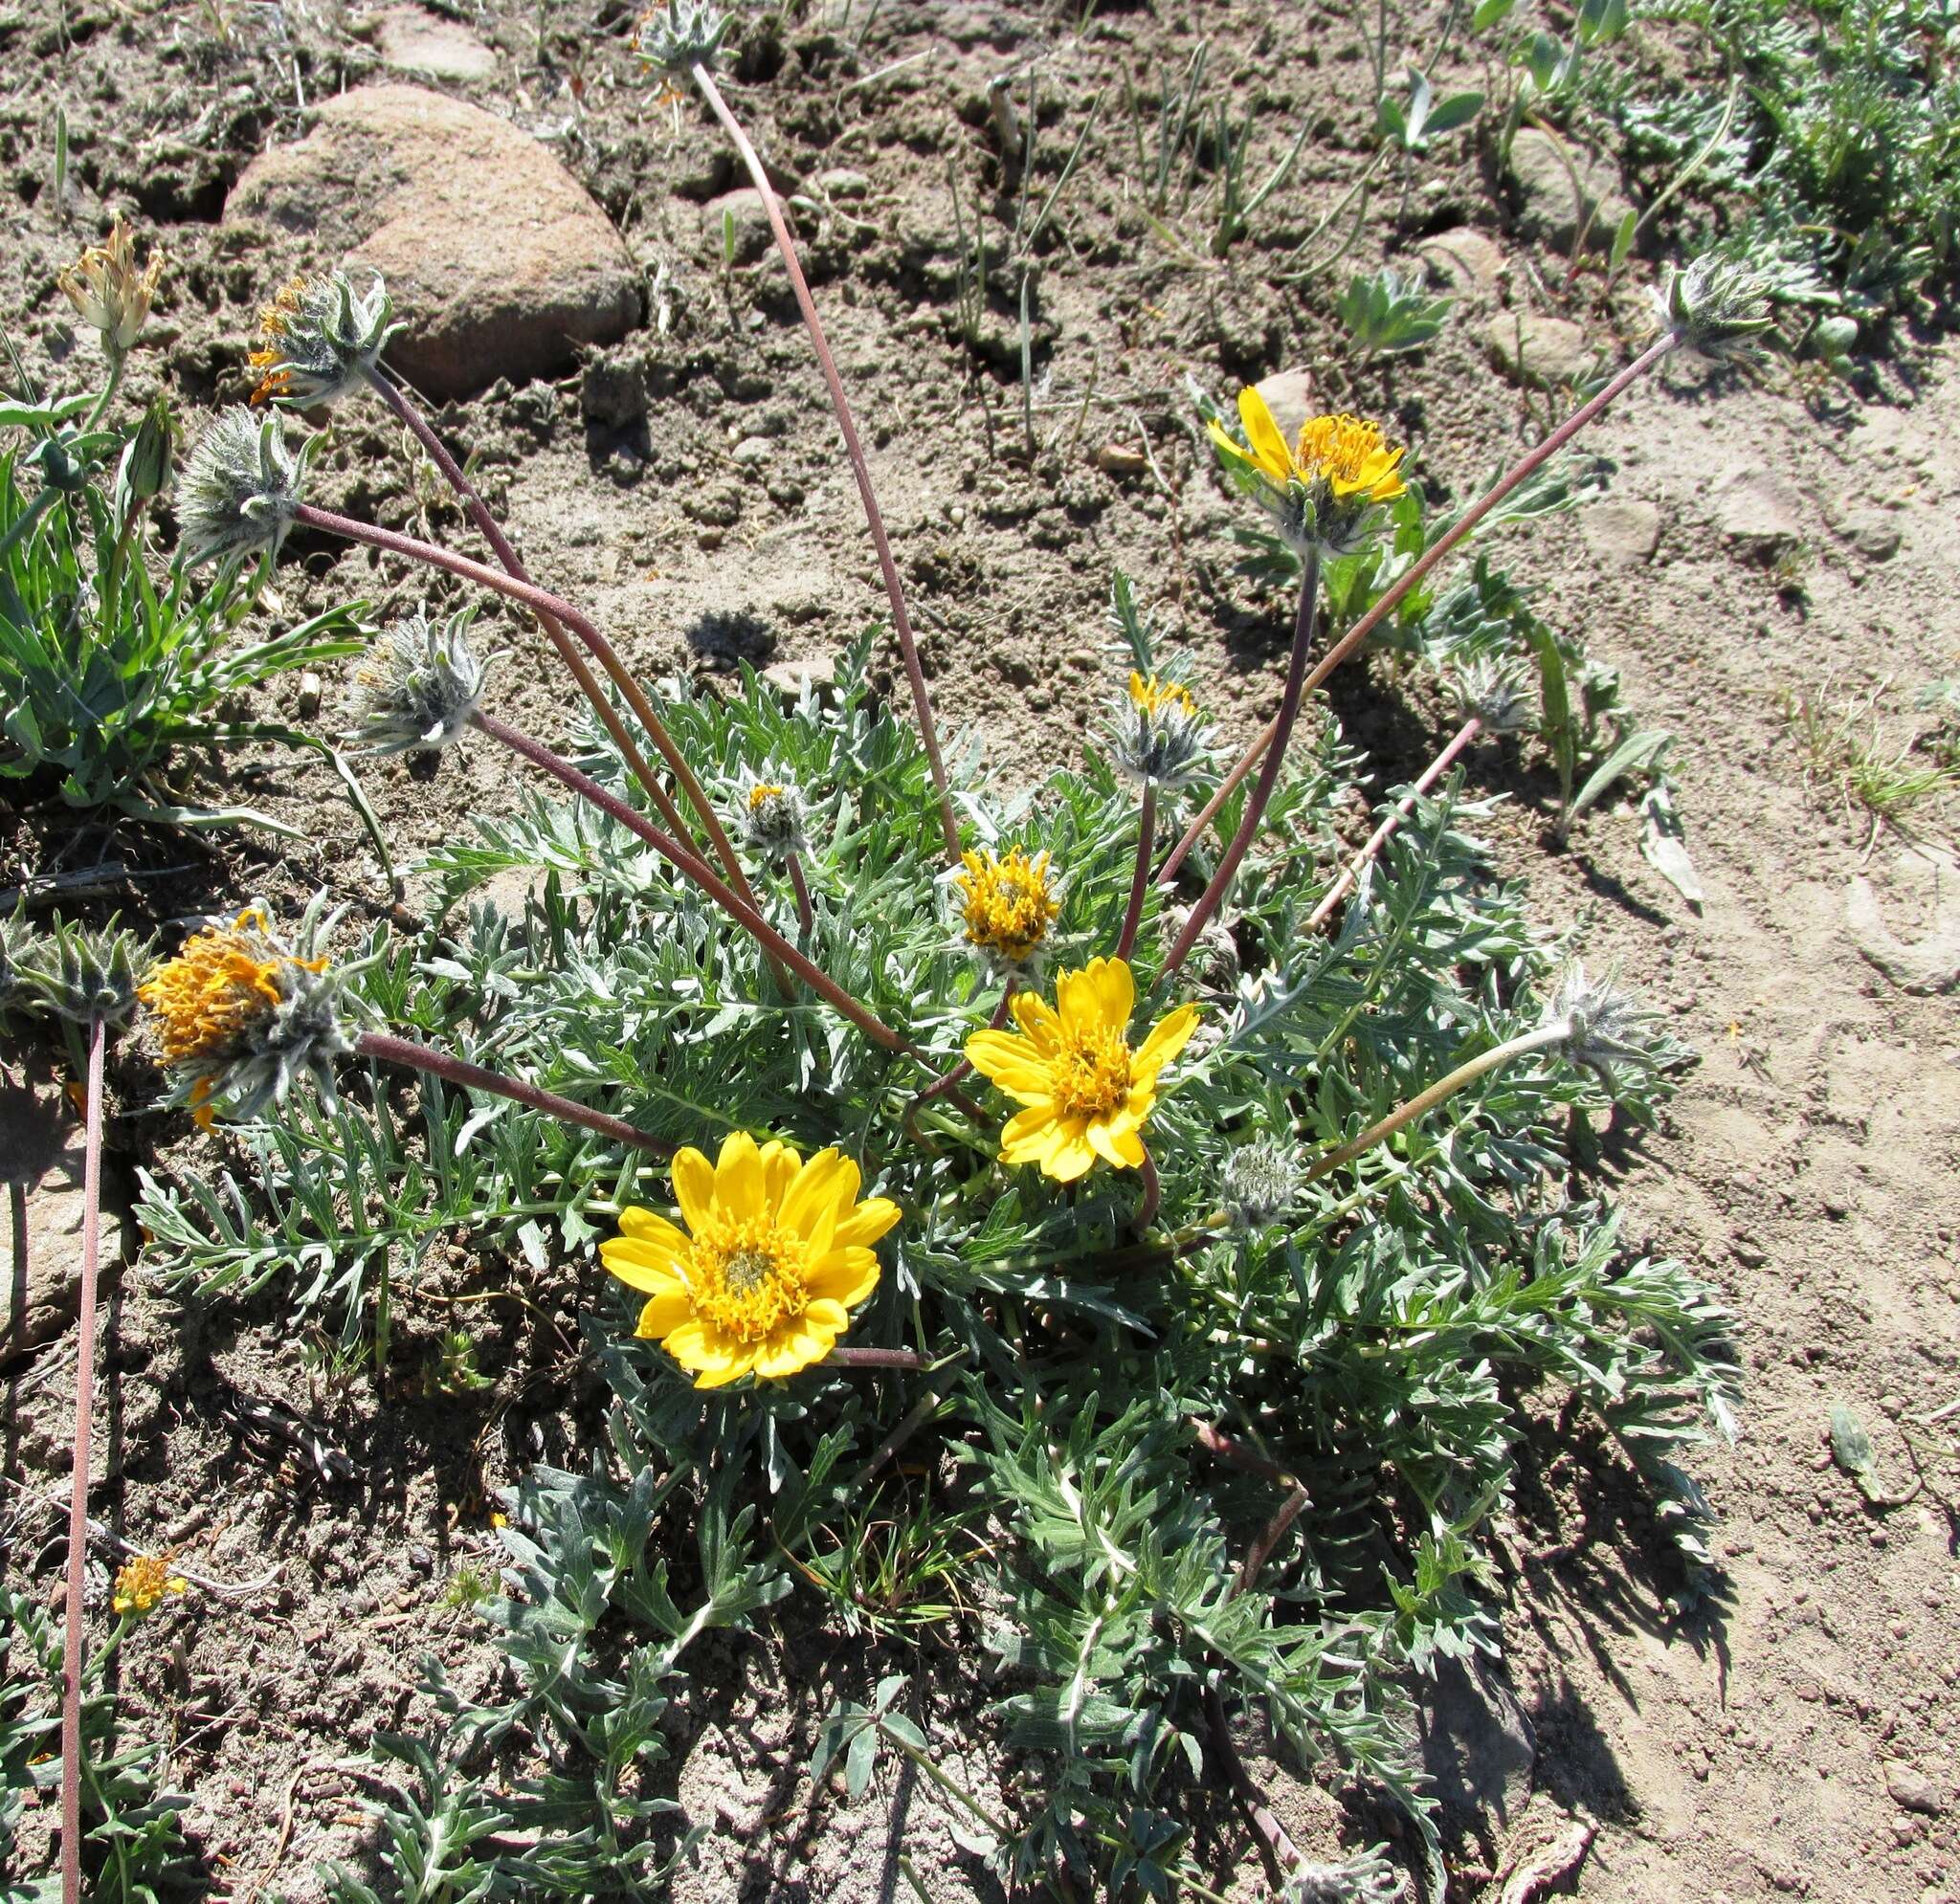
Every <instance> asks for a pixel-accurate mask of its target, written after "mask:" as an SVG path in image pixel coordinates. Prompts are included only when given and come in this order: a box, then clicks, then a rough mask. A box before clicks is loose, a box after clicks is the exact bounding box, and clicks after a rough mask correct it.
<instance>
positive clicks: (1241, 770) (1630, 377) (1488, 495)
mask: <svg viewBox="0 0 1960 1904" xmlns="http://www.w3.org/2000/svg"><path fill="white" fill-rule="evenodd" d="M1680 342H1681V338H1680V336H1679V334H1678V333H1676V332H1674V331H1671V330H1670V331H1663V332H1662V333H1661V334H1660V336H1659V337H1658V338H1656V339H1655V340H1654V342H1653V343H1650V344H1649V345H1648V346H1647V348H1646V349H1645V350H1643V351H1642V352H1641V353H1640V354H1639V356H1637V358H1635V359H1634V361H1633V362H1632V363H1631V364H1629V365H1627V366H1626V367H1625V368H1624V369H1623V370H1621V371H1620V372H1619V373H1618V374H1617V375H1616V376H1615V378H1614V379H1613V381H1612V382H1611V383H1610V384H1608V385H1607V386H1606V387H1605V388H1603V389H1602V390H1600V391H1599V393H1598V394H1597V395H1596V396H1594V397H1593V398H1591V399H1590V400H1589V401H1588V402H1586V403H1584V404H1582V405H1580V407H1579V408H1578V409H1577V410H1574V411H1573V412H1572V413H1571V415H1570V416H1569V417H1567V418H1566V420H1565V421H1564V422H1563V423H1561V424H1560V425H1559V427H1558V428H1557V429H1556V430H1554V431H1553V432H1551V434H1550V435H1549V436H1548V437H1547V438H1546V439H1545V441H1544V442H1542V443H1540V444H1539V445H1538V446H1537V447H1536V448H1535V449H1532V450H1527V451H1526V453H1525V454H1524V455H1522V456H1520V457H1519V458H1518V460H1517V461H1516V462H1515V463H1513V464H1512V465H1511V467H1510V468H1509V469H1508V470H1506V471H1505V472H1504V474H1503V476H1500V477H1499V478H1498V479H1497V481H1496V482H1494V483H1492V484H1491V486H1490V487H1489V488H1488V489H1487V490H1485V491H1484V493H1483V494H1482V495H1481V496H1480V497H1479V498H1477V500H1476V501H1475V502H1473V503H1472V504H1471V505H1470V507H1469V508H1468V509H1466V510H1465V511H1464V512H1463V513H1462V515H1460V516H1459V517H1458V518H1457V520H1455V521H1454V522H1452V523H1451V524H1450V526H1449V527H1448V528H1447V529H1445V530H1444V531H1443V533H1442V534H1441V535H1439V536H1438V537H1437V539H1436V541H1435V542H1431V543H1430V545H1429V546H1428V548H1426V549H1424V550H1423V552H1422V554H1421V555H1420V556H1419V557H1417V559H1416V560H1415V561H1414V562H1413V563H1412V564H1410V565H1409V567H1408V568H1407V569H1405V570H1404V571H1403V572H1402V574H1400V575H1399V576H1397V577H1396V578H1395V580H1394V581H1393V582H1392V583H1391V584H1390V585H1389V587H1387V588H1385V589H1384V590H1383V591H1382V594H1381V598H1380V599H1379V600H1378V601H1377V602H1376V603H1375V605H1374V606H1373V607H1372V608H1371V609H1369V610H1368V612H1367V613H1366V614H1364V615H1362V616H1361V617H1360V618H1359V619H1358V620H1357V621H1356V622H1355V624H1354V626H1353V627H1352V628H1350V629H1349V630H1348V632H1347V633H1346V634H1345V635H1343V636H1342V637H1341V639H1340V640H1339V641H1337V642H1336V643H1335V644H1334V645H1333V647H1331V648H1330V649H1328V650H1327V652H1326V653H1325V654H1324V655H1323V656H1322V657H1321V660H1320V662H1319V665H1318V666H1316V667H1315V669H1314V671H1313V673H1312V674H1311V675H1308V676H1307V680H1306V687H1305V692H1306V693H1307V694H1311V693H1312V692H1313V691H1314V689H1316V688H1317V687H1319V686H1320V685H1321V683H1322V682H1323V681H1325V679H1326V678H1327V676H1328V675H1331V674H1332V673H1333V672H1334V670H1335V669H1336V668H1338V667H1339V666H1340V665H1341V663H1342V662H1344V661H1345V660H1347V658H1348V656H1349V655H1350V654H1352V653H1354V651H1355V650H1356V649H1357V648H1359V647H1360V646H1361V644H1362V643H1363V642H1364V641H1366V640H1367V639H1368V637H1369V636H1370V634H1372V633H1373V632H1374V631H1375V630H1376V629H1377V628H1378V627H1380V625H1381V624H1382V622H1383V621H1384V620H1386V619H1387V618H1388V616H1389V615H1391V614H1392V613H1393V612H1394V609H1395V606H1396V604H1397V603H1399V602H1400V601H1401V600H1402V598H1403V597H1404V596H1405V595H1407V594H1408V593H1409V591H1410V590H1411V589H1412V588H1414V587H1415V586H1416V585H1417V584H1418V583H1419V582H1421V581H1422V579H1423V578H1424V577H1425V576H1426V575H1428V574H1429V572H1430V570H1431V569H1433V568H1434V567H1435V566H1436V565H1437V563H1439V562H1440V561H1441V560H1442V559H1443V557H1444V556H1446V555H1448V554H1449V552H1450V551H1451V550H1452V549H1453V548H1455V547H1456V545H1457V544H1458V543H1459V542H1461V541H1462V540H1463V538H1464V537H1465V536H1467V535H1468V534H1469V533H1470V531H1471V530H1472V529H1474V528H1475V527H1476V526H1477V525H1478V523H1480V522H1481V521H1482V520H1483V519H1484V518H1485V517H1486V516H1488V515H1489V514H1490V512H1491V511H1492V510H1493V509H1495V508H1496V507H1497V506H1498V504H1499V503H1501V502H1502V501H1503V499H1504V498H1505V497H1507V496H1508V495H1510V493H1511V492H1512V491H1513V490H1514V489H1516V488H1517V487H1518V485H1519V484H1520V483H1521V482H1523V481H1524V480H1525V479H1526V477H1527V476H1531V475H1532V474H1533V473H1534V472H1536V471H1537V470H1539V469H1540V468H1542V467H1543V466H1544V465H1545V464H1546V463H1547V462H1548V461H1549V460H1550V458H1551V457H1553V456H1555V455H1557V454H1558V453H1559V452H1560V451H1561V450H1563V449H1564V448H1565V446H1566V445H1567V444H1568V443H1570V441H1571V440H1572V438H1573V437H1574V436H1576V435H1577V434H1578V433H1579V432H1580V431H1582V430H1583V429H1585V427H1586V426H1587V425H1588V424H1589V423H1591V422H1592V421H1593V418H1594V417H1596V416H1597V415H1598V414H1599V413H1600V412H1601V411H1602V410H1605V408H1606V407H1607V405H1608V404H1610V403H1612V401H1613V400H1614V398H1615V397H1616V396H1618V395H1619V394H1620V392H1621V391H1622V390H1624V389H1625V388H1626V387H1627V386H1628V385H1630V384H1632V383H1634V382H1636V381H1637V379H1639V378H1641V377H1643V376H1645V375H1646V374H1647V372H1648V371H1649V370H1651V369H1652V368H1653V367H1654V366H1655V365H1657V364H1659V362H1660V360H1661V359H1662V358H1663V357H1665V356H1666V355H1667V353H1668V352H1669V351H1670V350H1672V349H1673V348H1674V347H1675V345H1676V344H1677V343H1680ZM1278 732H1279V717H1278V716H1277V715H1276V716H1275V717H1274V718H1273V720H1270V721H1269V722H1267V724H1266V726H1265V727H1264V728H1263V729H1262V730H1261V732H1260V733H1259V734H1258V736H1257V737H1256V738H1255V739H1254V741H1253V742H1252V744H1251V745H1250V746H1249V747H1247V748H1246V750H1245V752H1244V753H1242V754H1241V755H1240V756H1239V757H1238V760H1237V762H1236V764H1234V766H1233V768H1232V771H1231V772H1230V773H1228V774H1227V775H1226V776H1225V778H1224V780H1223V781H1222V782H1221V783H1220V784H1219V786H1218V790H1217V792H1215V793H1214V794H1213V796H1212V797H1211V799H1210V800H1209V801H1207V802H1206V804H1205V807H1204V809H1203V810H1202V811H1201V812H1200V813H1199V814H1198V816H1197V817H1196V818H1195V819H1194V820H1192V823H1191V825H1190V826H1189V827H1187V828H1186V829H1185V830H1184V837H1183V838H1182V839H1180V840H1179V841H1178V842H1177V844H1176V845H1175V846H1174V847H1172V848H1171V850H1170V852H1169V855H1168V856H1167V857H1166V859H1165V861H1164V864H1163V865H1162V866H1160V867H1159V868H1158V869H1157V881H1158V883H1159V884H1160V885H1166V886H1168V885H1169V883H1170V881H1171V880H1172V879H1174V878H1176V876H1177V869H1178V868H1179V867H1180V866H1182V865H1183V864H1184V862H1185V858H1186V855H1187V854H1189V853H1190V852H1191V850H1192V847H1194V846H1195V845H1196V844H1197V843H1198V841H1199V840H1200V839H1201V838H1202V837H1203V835H1204V830H1205V829H1206V828H1207V827H1209V826H1210V825H1211V824H1212V822H1213V821H1214V819H1215V818H1216V817H1217V814H1218V809H1219V808H1221V807H1222V806H1224V804H1225V803H1226V801H1227V800H1229V799H1230V798H1231V797H1232V794H1233V791H1234V790H1235V789H1236V787H1237V786H1238V785H1239V783H1240V782H1241V781H1243V780H1244V779H1245V777H1246V775H1247V774H1249V773H1250V772H1251V771H1252V770H1253V767H1254V766H1255V765H1256V764H1258V759H1259V756H1260V755H1261V754H1263V753H1264V752H1265V751H1266V749H1267V748H1268V747H1269V746H1270V745H1271V744H1272V742H1273V737H1274V735H1275V734H1277V733H1278Z"/></svg>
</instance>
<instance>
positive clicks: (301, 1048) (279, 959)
mask: <svg viewBox="0 0 1960 1904" xmlns="http://www.w3.org/2000/svg"><path fill="white" fill-rule="evenodd" d="M323 903H324V895H321V896H319V897H315V899H314V900H313V902H312V903H311V904H310V905H309V906H308V907H307V908H306V911H305V914H304V916H303V917H302V919H301V926H300V932H299V934H298V935H297V941H296V943H295V944H293V945H290V946H289V945H287V944H285V943H282V942H281V941H279V940H278V939H276V938H275V937H274V936H273V933H272V928H271V927H270V926H269V925H268V924H267V922H266V908H265V906H264V905H263V903H259V904H256V905H252V906H248V907H247V908H246V909H245V910H244V911H243V912H242V913H240V914H239V915H238V917H237V918H236V919H234V921H233V922H232V923H231V924H230V925H228V926H211V927H208V928H207V929H206V930H205V931H203V932H199V933H197V934H195V935H193V936H192V937H191V938H189V939H188V940H186V941H185V942H184V945H183V948H182V950H180V951H179V952H178V954H177V956H176V957H175V958H174V959H168V960H166V961H165V962H164V963H162V964H161V965H159V966H157V968H156V969H155V970H154V971H153V972H151V974H150V975H149V977H148V979H147V980H145V983H144V985H143V987H142V989H141V992H140V994H139V996H140V997H141V998H142V1000H143V1002H144V1004H145V1005H146V1006H147V1007H149V1008H150V1011H151V1013H152V1014H153V1015H154V1016H155V1018H156V1021H157V1036H158V1042H159V1044H160V1046H161V1047H162V1052H163V1061H164V1064H165V1065H166V1067H167V1068H168V1069H169V1070H170V1071H171V1072H172V1073H173V1074H175V1079H176V1094H175V1095H176V1098H177V1101H179V1102H183V1103H188V1104H189V1105H191V1106H192V1107H193V1108H194V1109H195V1110H196V1112H197V1118H198V1121H199V1122H200V1123H203V1124H207V1125H208V1124H210V1122H211V1121H212V1116H213V1115H214V1114H215V1113H216V1112H218V1111H220V1110H222V1111H223V1112H225V1113H226V1114H227V1115H228V1116H230V1117H234V1118H253V1117H256V1116H257V1115H258V1114H259V1112H260V1111H262V1110H263V1109H264V1108H265V1106H266V1105H267V1104H268V1103H283V1102H284V1101H285V1098H286V1094H287V1092H288V1091H290V1090H291V1089H292V1085H293V1080H294V1079H295V1078H296V1077H299V1076H301V1075H304V1076H308V1077H310V1078H311V1079H312V1080H313V1082H314V1085H315V1087H316V1088H317V1089H318V1090H319V1092H320V1094H321V1096H323V1097H325V1098H327V1099H329V1100H330V1099H331V1098H332V1097H333V1095H334V1080H333V1064H334V1060H335V1059H336V1058H338V1057H340V1056H341V1055H343V1053H345V1052H349V1051H351V1050H352V1049H353V1044H352V1041H351V1040H350V1039H349V1038H348V1037H347V1035H346V1033H345V1031H344V1030H343V1029H342V1028H341V1022H340V1012H339V997H338V994H339V990H340V984H341V977H340V975H338V974H335V973H334V972H332V971H331V970H330V969H329V962H328V961H327V960H326V959H325V958H324V957H323V956H320V955H318V954H316V953H315V951H314V946H315V945H316V944H317V943H318V942H319V941H320V940H321V939H322V938H323V937H324V936H325V934H326V932H327V931H329V930H330V929H331V928H332V925H333V923H334V919H325V920H323V919H322V917H321V909H322V907H323ZM335 918H338V915H336V916H335Z"/></svg>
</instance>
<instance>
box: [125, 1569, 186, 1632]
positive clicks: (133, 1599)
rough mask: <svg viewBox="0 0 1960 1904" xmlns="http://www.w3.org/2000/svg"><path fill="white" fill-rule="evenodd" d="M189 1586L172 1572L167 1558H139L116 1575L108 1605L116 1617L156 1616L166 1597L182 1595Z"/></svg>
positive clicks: (179, 1575) (140, 1617)
mask: <svg viewBox="0 0 1960 1904" xmlns="http://www.w3.org/2000/svg"><path fill="white" fill-rule="evenodd" d="M188 1585H189V1582H188V1581H186V1580H185V1579H184V1577H183V1576H182V1575H181V1574H173V1573H172V1572H171V1571H170V1557H169V1555H167V1554H139V1555H137V1556H136V1558H135V1559H134V1560H133V1561H127V1562H126V1563H125V1564H124V1565H123V1566H122V1567H119V1568H118V1569H117V1572H116V1580H115V1583H114V1585H113V1586H112V1587H111V1588H110V1592H109V1605H110V1607H111V1609H112V1610H113V1611H115V1612H117V1613H134V1614H135V1615H136V1616H137V1617H138V1618H139V1619H143V1618H145V1617H146V1616H147V1615H149V1614H151V1613H154V1612H155V1611H156V1609H157V1608H158V1607H159V1606H160V1605H163V1601H164V1596H165V1595H166V1594H167V1593H182V1592H183V1591H184V1589H185V1588H186V1586H188Z"/></svg>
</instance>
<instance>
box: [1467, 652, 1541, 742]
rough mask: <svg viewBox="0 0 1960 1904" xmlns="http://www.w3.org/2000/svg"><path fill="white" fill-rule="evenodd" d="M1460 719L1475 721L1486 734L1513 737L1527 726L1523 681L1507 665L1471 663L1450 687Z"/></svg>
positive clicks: (1528, 713) (1527, 705)
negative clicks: (1472, 719) (1477, 721)
mask: <svg viewBox="0 0 1960 1904" xmlns="http://www.w3.org/2000/svg"><path fill="white" fill-rule="evenodd" d="M1450 693H1451V696H1452V697H1453V698H1454V699H1455V701H1456V703H1457V707H1458V709H1459V712H1460V713H1461V714H1462V715H1463V716H1464V718H1465V719H1466V720H1467V719H1470V718H1471V717H1473V716H1474V717H1475V718H1476V719H1477V720H1479V721H1481V723H1482V725H1483V730H1484V732H1485V733H1487V734H1517V733H1521V732H1522V731H1523V730H1524V729H1525V728H1526V727H1528V726H1530V725H1531V703H1530V701H1529V699H1528V698H1527V697H1526V693H1525V677H1524V676H1523V675H1521V674H1520V673H1519V672H1518V671H1517V669H1516V668H1514V667H1512V666H1511V665H1510V663H1509V662H1507V661H1473V662H1471V663H1470V665H1469V666H1468V667H1467V668H1465V669H1463V670H1462V671H1461V672H1460V673H1459V675H1457V677H1456V679H1455V680H1453V681H1452V682H1451V683H1450Z"/></svg>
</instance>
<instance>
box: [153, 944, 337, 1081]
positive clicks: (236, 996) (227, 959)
mask: <svg viewBox="0 0 1960 1904" xmlns="http://www.w3.org/2000/svg"><path fill="white" fill-rule="evenodd" d="M266 931H267V927H266V922H265V915H264V913H262V912H261V911H259V909H258V908H257V907H256V906H252V907H248V908H247V909H246V910H245V911H244V912H242V913H240V914H239V915H238V919H237V922H236V923H235V924H234V925H233V926H232V927H230V928H229V929H228V930H223V931H219V930H212V931H209V932H200V933H196V934H194V935H193V936H192V937H191V938H189V939H187V940H186V941H184V948H183V950H182V951H180V952H179V953H178V954H177V956H176V957H175V958H174V959H167V960H166V961H165V962H164V963H162V964H161V965H159V966H158V967H157V968H156V970H155V971H154V972H152V973H151V974H150V975H149V977H148V979H146V980H145V982H144V984H143V985H139V986H138V987H137V992H136V995H137V997H138V998H140V999H142V1001H143V1002H144V1004H145V1005H146V1006H148V1007H149V1008H150V1009H151V1010H152V1011H154V1012H155V1013H156V1015H157V1022H158V1030H159V1034H160V1036H161V1038H162V1042H163V1052H164V1062H165V1063H166V1064H167V1065H180V1064H189V1063H192V1062H194V1061H196V1060H197V1059H199V1058H215V1057H220V1056H223V1055H225V1054H226V1053H228V1052H230V1051H231V1050H232V1049H233V1048H234V1046H235V1045H236V1044H237V1042H238V1039H239V1038H240V1036H241V1035H242V1034H243V1033H244V1032H245V1031H246V1030H247V1029H249V1028H250V1027H251V1026H252V1025H253V1024H255V1023H256V1021H257V1020H258V1019H259V1018H261V1017H263V1016H264V1015H265V1014H266V1013H267V1012H269V1011H273V1010H276V1009H277V1008H278V1006H279V1005H280V1004H281V1003H282V1002H283V1000H284V998H285V989H284V987H283V986H282V985H280V983H279V980H280V976H281V974H282V973H283V971H284V970H285V968H286V967H287V966H289V965H297V966H299V967H300V968H301V970H302V971H308V972H323V971H324V970H325V969H326V961H325V960H324V959H295V958H293V957H291V956H290V955H288V954H286V953H283V952H281V951H279V950H278V947H277V946H275V945H273V944H271V943H270V942H269V941H267V939H266V936H265V935H266ZM207 1095H208V1094H207Z"/></svg>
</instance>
